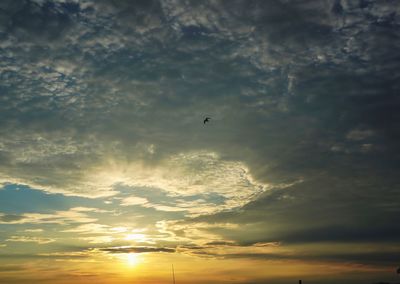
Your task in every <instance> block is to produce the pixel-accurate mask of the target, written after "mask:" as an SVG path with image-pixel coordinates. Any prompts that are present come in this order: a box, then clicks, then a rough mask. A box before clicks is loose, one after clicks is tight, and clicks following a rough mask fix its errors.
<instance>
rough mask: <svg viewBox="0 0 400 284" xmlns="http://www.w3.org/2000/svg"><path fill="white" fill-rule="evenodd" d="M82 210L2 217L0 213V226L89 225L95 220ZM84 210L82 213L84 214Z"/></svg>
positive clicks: (73, 209) (74, 209)
mask: <svg viewBox="0 0 400 284" xmlns="http://www.w3.org/2000/svg"><path fill="white" fill-rule="evenodd" d="M81 211H82V208H72V209H70V210H67V211H55V212H54V213H52V214H45V213H23V214H21V215H11V217H10V215H4V214H1V213H0V217H1V221H0V223H1V224H28V223H29V224H67V223H90V222H94V221H96V220H97V219H95V218H92V217H89V216H88V215H87V214H85V213H82V212H81ZM85 211H86V210H84V211H83V212H85Z"/></svg>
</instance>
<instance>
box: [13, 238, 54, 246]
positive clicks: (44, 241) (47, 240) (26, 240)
mask: <svg viewBox="0 0 400 284" xmlns="http://www.w3.org/2000/svg"><path fill="white" fill-rule="evenodd" d="M6 241H7V242H23V243H31V242H33V243H38V244H48V243H52V242H54V241H55V239H51V238H39V237H31V236H11V237H10V238H9V239H6Z"/></svg>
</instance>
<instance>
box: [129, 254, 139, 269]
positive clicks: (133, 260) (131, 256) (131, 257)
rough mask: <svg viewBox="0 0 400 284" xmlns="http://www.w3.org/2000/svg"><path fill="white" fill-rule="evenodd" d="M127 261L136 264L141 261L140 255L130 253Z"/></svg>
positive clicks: (130, 264) (132, 264)
mask: <svg viewBox="0 0 400 284" xmlns="http://www.w3.org/2000/svg"><path fill="white" fill-rule="evenodd" d="M126 262H127V263H128V265H129V266H135V265H136V264H138V263H139V257H138V255H137V254H136V253H128V254H127V255H126Z"/></svg>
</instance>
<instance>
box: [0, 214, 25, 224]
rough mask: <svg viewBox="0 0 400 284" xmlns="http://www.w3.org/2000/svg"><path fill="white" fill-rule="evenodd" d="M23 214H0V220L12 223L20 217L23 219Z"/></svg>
mask: <svg viewBox="0 0 400 284" xmlns="http://www.w3.org/2000/svg"><path fill="white" fill-rule="evenodd" d="M24 218H25V217H24V216H21V215H13V214H6V215H0V221H1V222H4V223H8V222H10V223H12V222H15V221H20V220H22V219H24Z"/></svg>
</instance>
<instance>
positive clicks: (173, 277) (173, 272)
mask: <svg viewBox="0 0 400 284" xmlns="http://www.w3.org/2000/svg"><path fill="white" fill-rule="evenodd" d="M172 280H173V281H174V282H173V283H174V284H175V271H174V264H172Z"/></svg>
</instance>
